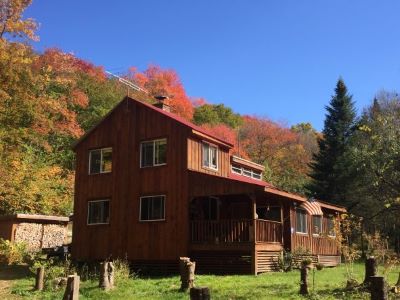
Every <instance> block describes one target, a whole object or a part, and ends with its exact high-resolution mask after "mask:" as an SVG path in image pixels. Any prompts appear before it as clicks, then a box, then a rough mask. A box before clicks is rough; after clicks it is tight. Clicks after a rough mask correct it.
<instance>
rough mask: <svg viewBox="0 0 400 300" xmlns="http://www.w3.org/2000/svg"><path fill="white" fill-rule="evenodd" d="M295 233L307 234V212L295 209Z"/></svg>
mask: <svg viewBox="0 0 400 300" xmlns="http://www.w3.org/2000/svg"><path fill="white" fill-rule="evenodd" d="M296 232H299V233H307V212H306V211H305V210H304V209H296Z"/></svg>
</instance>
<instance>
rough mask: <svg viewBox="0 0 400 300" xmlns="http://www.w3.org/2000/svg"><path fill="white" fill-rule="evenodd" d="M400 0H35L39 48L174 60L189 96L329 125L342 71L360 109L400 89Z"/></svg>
mask: <svg viewBox="0 0 400 300" xmlns="http://www.w3.org/2000/svg"><path fill="white" fill-rule="evenodd" d="M399 14H400V1H395V0H393V1H371V0H353V1H349V0H337V1H333V0H332V1H331V0H324V1H317V0H315V1H306V0H304V1H303V0H300V1H299V0H292V1H286V0H279V1H278V0H276V1H262V0H259V1H255V0H248V1H244V0H241V1H239V0H218V1H216V0H214V1H210V0H202V1H200V0H197V1H192V0H179V1H178V0H169V1H161V0H158V1H156V0H146V1H127V0H126V1H122V0H113V1H94V0H85V1H82V0H80V1H78V0H69V1H54V0H53V1H51V0H33V4H32V5H31V7H29V8H28V10H27V11H26V12H25V14H24V15H25V16H26V17H33V18H35V19H36V20H37V21H38V22H39V23H40V24H41V25H40V30H39V33H38V34H39V35H40V39H41V40H40V42H38V43H35V45H34V46H35V48H36V49H37V50H39V51H42V50H43V49H45V48H48V47H58V48H61V49H63V50H64V51H67V52H73V53H75V54H76V55H77V56H78V57H81V58H84V59H87V60H89V61H91V62H93V63H94V64H97V65H103V66H104V67H105V68H106V69H107V70H110V71H113V72H116V73H118V72H123V71H125V70H127V69H128V68H129V67H130V66H137V67H138V68H139V69H140V70H143V69H145V68H146V66H147V65H148V64H150V63H153V64H158V65H160V66H161V67H163V68H172V69H175V70H176V71H177V72H178V74H179V75H180V77H181V80H182V82H183V83H184V86H185V88H186V91H187V93H188V95H189V96H193V97H204V98H206V99H207V100H208V101H209V102H211V103H224V104H226V105H228V106H230V107H232V108H233V109H234V110H235V111H237V112H240V113H242V114H251V115H253V114H256V115H260V116H267V117H269V118H271V119H273V120H275V121H280V122H285V123H286V124H287V125H292V124H296V123H298V122H311V123H312V124H313V126H314V127H316V128H317V129H319V130H320V129H322V127H323V121H324V118H325V110H324V106H325V105H326V104H328V102H329V100H330V98H331V95H332V94H333V89H334V87H335V83H336V80H337V79H338V78H339V76H342V77H343V79H344V80H345V82H346V84H347V86H348V88H349V91H350V93H351V94H352V95H353V99H354V100H355V101H356V104H357V108H358V111H361V109H362V107H364V106H366V105H368V104H369V103H370V102H371V100H372V98H373V97H374V95H375V94H376V93H377V92H378V91H379V90H381V89H386V90H389V91H393V90H398V91H400V86H399V85H400V26H399V22H398V21H399Z"/></svg>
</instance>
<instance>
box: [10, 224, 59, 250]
mask: <svg viewBox="0 0 400 300" xmlns="http://www.w3.org/2000/svg"><path fill="white" fill-rule="evenodd" d="M66 235H67V229H66V227H65V226H63V225H56V224H37V223H20V224H18V225H17V229H16V231H15V239H14V241H15V242H24V243H25V244H26V245H27V247H28V249H29V250H30V251H39V250H40V249H41V248H51V247H55V246H61V245H63V243H64V239H65V237H66Z"/></svg>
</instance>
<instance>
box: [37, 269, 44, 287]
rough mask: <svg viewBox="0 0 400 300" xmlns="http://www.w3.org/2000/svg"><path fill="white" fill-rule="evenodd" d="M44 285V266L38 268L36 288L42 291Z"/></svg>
mask: <svg viewBox="0 0 400 300" xmlns="http://www.w3.org/2000/svg"><path fill="white" fill-rule="evenodd" d="M43 286H44V267H39V268H37V269H36V281H35V290H37V291H42V290H43Z"/></svg>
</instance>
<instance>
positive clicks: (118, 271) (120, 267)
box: [113, 259, 130, 283]
mask: <svg viewBox="0 0 400 300" xmlns="http://www.w3.org/2000/svg"><path fill="white" fill-rule="evenodd" d="M113 264H114V267H115V269H114V272H115V275H114V276H115V282H117V283H118V281H119V280H121V279H122V280H123V279H128V278H129V276H130V269H129V262H128V260H127V259H116V260H114V262H113Z"/></svg>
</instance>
